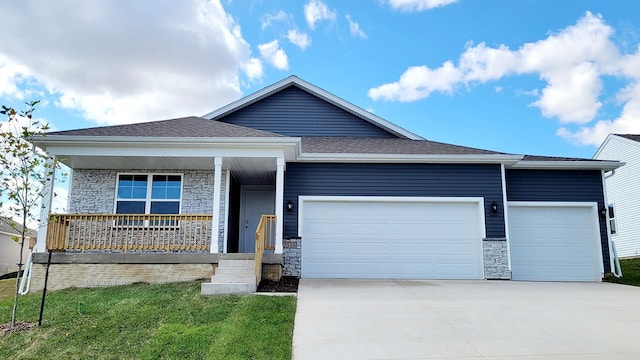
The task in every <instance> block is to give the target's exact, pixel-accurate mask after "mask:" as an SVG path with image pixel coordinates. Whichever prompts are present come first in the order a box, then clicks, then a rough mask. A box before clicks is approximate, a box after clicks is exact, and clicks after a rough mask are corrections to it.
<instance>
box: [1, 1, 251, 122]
mask: <svg viewBox="0 0 640 360" xmlns="http://www.w3.org/2000/svg"><path fill="white" fill-rule="evenodd" d="M0 13H3V14H21V15H20V16H8V17H5V19H4V20H3V40H2V42H0V84H2V85H0V95H2V94H9V95H11V96H15V97H19V96H20V94H19V92H18V90H17V88H19V86H20V85H21V84H22V85H24V84H25V83H26V80H25V79H28V81H34V82H36V83H38V84H40V85H42V86H43V87H44V88H46V89H48V90H49V91H50V92H52V93H53V94H54V95H55V96H57V97H59V99H58V101H57V103H58V104H59V105H62V106H65V107H68V108H72V109H75V110H78V111H79V112H80V113H81V114H82V115H83V116H85V117H86V118H88V119H90V120H94V121H96V122H99V123H108V124H116V123H130V122H138V121H145V120H157V119H165V118H168V117H178V116H184V115H194V114H195V115H198V114H203V113H206V112H208V111H211V110H212V109H214V108H216V107H218V106H221V105H224V104H226V103H228V102H230V101H233V100H235V99H237V98H238V97H239V96H240V95H241V91H240V84H241V78H242V77H247V78H248V79H249V80H251V79H256V78H259V75H260V71H259V68H258V66H257V63H256V60H254V58H252V56H251V50H250V46H249V44H248V43H247V42H246V41H245V39H244V38H243V37H242V33H241V30H240V27H239V25H238V23H237V22H236V21H235V20H234V19H233V18H232V17H231V16H229V15H228V14H227V13H226V12H225V10H224V8H223V7H222V5H221V4H220V2H219V0H213V1H205V0H190V1H179V2H166V3H163V5H162V6H154V7H149V6H143V5H142V4H140V3H138V2H117V3H115V2H105V3H103V2H88V1H83V2H77V1H70V0H67V1H56V2H44V3H42V2H39V1H35V0H25V1H9V2H0ZM141 19H144V21H141ZM168 19H170V21H168ZM114 24H117V26H114ZM78 34H82V36H78ZM16 64H19V65H16Z"/></svg>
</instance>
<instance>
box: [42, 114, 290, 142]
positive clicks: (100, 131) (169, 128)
mask: <svg viewBox="0 0 640 360" xmlns="http://www.w3.org/2000/svg"><path fill="white" fill-rule="evenodd" d="M47 135H71V136H136V137H137V136H142V137H281V136H282V135H279V134H274V133H270V132H266V131H261V130H256V129H251V128H247V127H244V126H238V125H232V124H226V123H222V122H219V121H214V120H207V119H204V118H201V117H197V116H191V117H184V118H178V119H169V120H160V121H152V122H145V123H136V124H128V125H115V126H102V127H93V128H87V129H78V130H67V131H56V132H50V133H48V134H47Z"/></svg>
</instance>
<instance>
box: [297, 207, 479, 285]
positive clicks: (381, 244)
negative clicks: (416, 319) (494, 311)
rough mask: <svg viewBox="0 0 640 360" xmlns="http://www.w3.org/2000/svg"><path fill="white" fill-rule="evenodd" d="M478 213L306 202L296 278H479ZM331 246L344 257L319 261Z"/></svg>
mask: <svg viewBox="0 0 640 360" xmlns="http://www.w3.org/2000/svg"><path fill="white" fill-rule="evenodd" d="M479 213H480V211H479V209H478V204H477V202H475V203H474V202H463V203H440V202H437V203H434V202H404V203H398V202H386V201H382V202H378V201H326V202H325V201H316V202H314V201H306V202H304V203H303V211H302V220H301V221H302V229H303V233H302V238H303V240H302V268H303V269H302V270H303V271H302V276H303V277H344V278H348V277H355V278H411V279H417V278H418V279H419V278H441V279H458V278H460V279H477V278H482V252H481V239H482V234H481V233H480V232H481V229H482V227H481V225H480V221H481V220H480V214H479ZM331 247H335V248H336V249H339V250H337V251H339V252H343V251H344V253H343V254H345V256H344V257H341V258H339V260H337V259H335V258H334V259H333V260H335V261H331V262H329V261H324V260H322V257H324V256H326V255H327V254H331V253H332V251H330V250H327V248H331ZM336 261H344V263H342V264H339V265H338V264H337V263H336ZM330 267H336V269H331V268H330Z"/></svg>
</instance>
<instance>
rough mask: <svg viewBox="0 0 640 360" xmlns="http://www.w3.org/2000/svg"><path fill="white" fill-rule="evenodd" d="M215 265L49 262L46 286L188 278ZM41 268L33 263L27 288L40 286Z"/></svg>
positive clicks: (202, 276) (209, 271) (43, 267)
mask: <svg viewBox="0 0 640 360" xmlns="http://www.w3.org/2000/svg"><path fill="white" fill-rule="evenodd" d="M215 267H216V264H52V265H51V267H50V268H49V280H48V283H47V289H48V290H60V289H66V288H71V287H78V288H87V287H102V286H112V285H128V284H134V283H139V282H144V283H149V284H161V283H170V282H178V281H192V280H199V279H207V278H211V275H213V272H214V269H215ZM45 270H46V265H44V264H33V269H32V271H33V275H32V277H31V288H30V290H31V291H40V290H42V289H43V288H44V277H45Z"/></svg>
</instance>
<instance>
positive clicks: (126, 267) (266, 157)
mask: <svg viewBox="0 0 640 360" xmlns="http://www.w3.org/2000/svg"><path fill="white" fill-rule="evenodd" d="M34 142H35V143H36V144H37V145H38V146H40V147H42V148H44V149H46V150H47V151H48V152H49V153H50V154H52V155H54V156H56V157H57V158H58V159H60V161H62V162H63V163H65V164H66V165H68V166H69V167H70V168H71V169H72V178H71V189H70V195H69V196H70V199H69V212H70V214H58V215H55V216H53V217H52V218H51V221H50V222H49V224H48V229H47V231H43V232H42V233H41V234H40V236H39V238H38V246H37V250H36V251H37V252H40V253H44V252H46V250H47V248H49V249H53V250H56V251H60V250H62V251H63V252H60V253H56V254H54V256H53V257H52V259H53V260H52V261H53V263H54V264H55V266H52V267H51V271H52V272H51V274H50V281H51V282H52V284H50V285H49V286H50V288H59V287H67V286H100V285H108V284H120V283H130V282H136V281H146V282H160V281H176V280H188V279H199V278H206V277H209V276H211V274H212V273H213V272H214V269H215V272H216V273H217V272H218V271H219V269H218V268H217V266H222V264H223V262H225V261H229V260H239V259H245V260H251V261H253V260H254V259H256V260H255V261H256V262H257V263H258V264H262V265H263V266H262V267H261V266H256V269H258V268H261V269H263V271H264V272H265V273H266V274H267V275H265V274H263V275H262V276H271V277H276V278H277V277H279V276H281V275H286V276H300V277H303V278H403V279H513V280H545V281H547V280H549V281H599V280H601V279H602V277H603V276H604V274H606V273H609V272H610V271H611V257H610V249H611V247H610V243H609V237H608V232H607V218H606V212H602V210H603V209H604V206H605V200H604V193H603V183H602V179H603V174H604V173H605V172H606V171H611V170H613V169H616V168H618V167H619V166H620V165H621V164H620V163H618V162H617V161H599V160H591V159H574V158H556V157H542V156H527V155H517V154H516V155H514V154H505V153H500V152H495V151H489V150H481V149H474V148H469V147H464V146H457V145H451V144H445V143H439V142H434V141H429V140H425V139H423V138H422V137H420V136H418V135H416V134H413V133H411V132H410V131H407V130H405V129H403V128H401V127H399V126H397V125H395V124H393V123H391V122H389V121H387V120H384V119H382V118H380V117H378V116H376V115H374V114H372V113H369V112H367V111H365V110H363V109H361V108H359V107H357V106H355V105H353V104H350V103H348V102H346V101H345V100H343V99H341V98H339V97H338V96H336V95H333V94H331V93H329V92H327V91H325V90H323V89H320V88H318V87H316V86H314V85H312V84H310V83H308V82H306V81H304V80H302V79H300V78H297V77H295V76H291V77H288V78H286V79H284V80H281V81H280V82H277V83H275V84H273V85H270V86H268V87H266V88H264V89H262V90H260V91H258V92H256V93H254V94H251V95H249V96H247V97H244V98H242V99H240V100H238V101H235V102H233V103H230V104H228V105H226V106H224V107H222V108H220V109H218V110H216V111H213V112H211V113H209V114H206V115H204V116H202V117H186V118H180V119H171V120H164V121H155V122H149V123H138V124H130V125H118V126H106V127H97V128H88V129H78V130H69V131H59V132H52V133H50V134H48V136H46V137H41V138H37V139H34ZM51 186H52V185H50V187H51ZM49 204H50V200H49V199H48V198H45V209H48V208H49V206H50V205H49ZM263 214H266V215H269V216H268V217H264V216H261V215H263ZM42 219H43V220H45V221H46V220H47V215H46V212H45V213H44V214H43V218H42ZM256 229H257V230H256ZM265 234H267V235H265ZM257 236H263V237H264V236H266V237H267V239H266V240H264V241H263V240H260V241H258V242H256V237H257ZM256 244H258V247H259V248H258V249H256ZM263 246H265V249H266V251H265V252H264V257H262V258H260V256H261V255H262V253H263V251H262V247H263ZM256 250H257V251H256ZM45 259H46V257H45V256H44V254H36V256H34V262H35V265H34V279H33V285H32V289H36V290H37V289H39V288H41V287H42V278H43V273H44V270H43V269H44V265H43V263H44V262H45ZM54 269H55V271H54ZM226 272H227V271H226V270H225V273H226Z"/></svg>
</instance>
